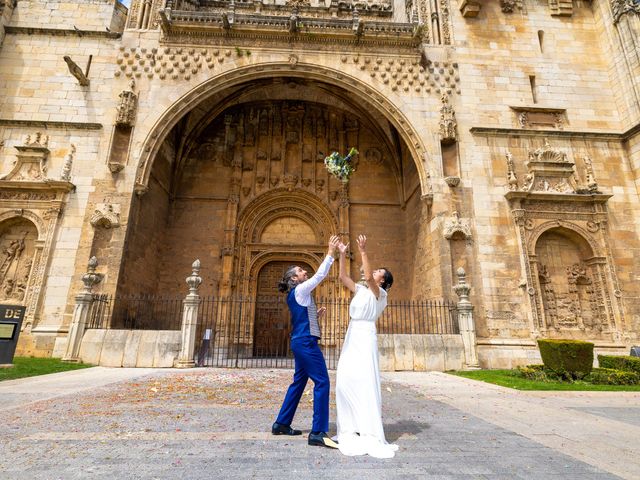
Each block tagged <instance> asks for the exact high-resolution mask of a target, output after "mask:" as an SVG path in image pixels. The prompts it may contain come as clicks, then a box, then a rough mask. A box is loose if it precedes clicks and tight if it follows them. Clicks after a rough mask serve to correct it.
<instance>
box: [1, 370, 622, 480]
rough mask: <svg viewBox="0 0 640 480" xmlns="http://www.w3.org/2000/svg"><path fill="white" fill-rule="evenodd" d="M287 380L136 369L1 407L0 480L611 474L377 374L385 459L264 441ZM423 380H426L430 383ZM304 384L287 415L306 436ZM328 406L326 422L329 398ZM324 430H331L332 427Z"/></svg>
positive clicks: (294, 440)
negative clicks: (388, 445)
mask: <svg viewBox="0 0 640 480" xmlns="http://www.w3.org/2000/svg"><path fill="white" fill-rule="evenodd" d="M95 373H98V372H97V371H96V372H95ZM291 375H292V372H291V371H290V370H223V369H196V370H191V371H179V372H176V371H175V370H173V371H172V372H171V373H167V371H157V372H155V373H152V374H151V375H149V374H148V373H147V372H145V375H144V376H137V377H135V378H130V379H126V380H124V381H115V382H114V383H110V384H105V385H101V386H100V385H98V386H95V387H94V388H91V389H89V390H87V389H82V390H77V391H75V392H71V393H70V394H68V395H63V396H55V397H53V398H48V399H43V400H40V401H32V402H31V403H28V404H25V405H23V406H14V407H13V408H7V409H5V410H4V411H3V418H4V422H2V424H0V438H2V439H3V441H2V443H1V444H0V478H1V479H3V480H4V479H6V480H13V479H20V480H22V479H34V480H39V479H43V480H44V479H46V480H49V479H52V480H56V479H64V480H67V479H109V480H112V479H114V478H115V479H176V478H184V479H187V478H188V479H200V478H202V479H205V478H206V479H210V478H216V479H218V478H221V479H253V478H255V479H275V478H279V479H280V478H305V477H306V478H309V477H318V478H323V479H325V478H326V479H362V478H366V479H367V480H377V479H398V478H402V479H424V478H429V479H438V478H440V479H464V480H467V479H494V480H495V479H561V478H562V479H573V478H575V479H578V478H580V479H581V480H584V479H612V478H617V477H616V476H614V475H612V474H610V473H607V472H606V471H604V470H603V469H599V468H597V467H594V466H592V465H589V464H588V463H585V462H582V461H579V460H576V459H575V458H572V457H570V456H568V455H566V454H564V453H561V452H558V451H555V450H554V449H552V448H548V447H545V446H543V445H541V444H540V443H538V442H536V441H533V440H531V439H530V438H526V437H525V436H523V435H520V434H518V433H516V432H514V431H510V430H509V429H506V428H502V427H500V426H496V425H495V424H493V423H491V422H489V421H485V420H483V419H481V418H478V417H477V416H475V415H474V414H472V413H470V412H467V411H464V410H462V409H459V408H456V407H453V406H451V405H449V404H448V403H447V402H444V401H441V400H440V399H435V398H433V396H432V395H430V394H429V393H425V392H424V391H422V390H421V388H422V387H415V386H411V387H410V386H406V385H402V384H399V383H396V382H395V380H393V381H392V380H389V376H388V375H386V374H385V379H384V381H383V384H382V389H383V416H384V423H385V431H386V434H387V438H388V440H389V441H393V442H394V443H397V444H398V445H399V446H400V450H399V452H398V454H397V456H396V457H395V458H393V459H388V460H380V459H375V458H370V457H366V456H365V457H345V456H343V455H341V454H340V453H339V452H338V451H335V450H330V449H325V448H319V447H310V446H308V445H307V444H306V438H305V437H306V435H305V436H303V437H282V436H272V435H270V434H269V433H268V430H269V428H270V425H271V423H272V421H273V418H274V417H275V415H276V413H277V410H278V408H279V406H280V402H281V401H282V397H283V395H284V392H285V390H286V387H287V385H288V383H289V381H290V379H291ZM393 375H395V374H392V375H391V377H392V378H393ZM422 376H424V381H425V382H427V380H428V379H430V378H431V377H429V375H428V374H422ZM333 380H334V377H333V374H332V382H333ZM400 380H402V378H400ZM27 384H28V382H26V381H25V382H23V383H22V384H21V385H22V387H21V388H26V386H27ZM333 384H334V383H332V385H333ZM40 385H41V387H42V383H41V384H40ZM311 386H312V384H311V383H310V384H309V385H308V390H307V392H305V395H304V396H303V400H302V402H301V406H300V409H299V411H298V414H297V415H296V419H295V421H294V426H295V427H298V428H301V429H303V430H304V431H305V434H306V433H308V428H309V426H310V424H311V415H312V410H311V396H312V395H311ZM7 390H8V389H7V388H6V387H5V390H4V393H6V392H7ZM2 393H3V392H0V395H2ZM0 398H1V397H0ZM331 408H332V413H331V418H332V420H334V419H335V405H334V404H333V402H332V405H331ZM331 428H332V429H333V430H334V431H335V425H334V424H332V425H331Z"/></svg>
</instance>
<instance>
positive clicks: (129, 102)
mask: <svg viewBox="0 0 640 480" xmlns="http://www.w3.org/2000/svg"><path fill="white" fill-rule="evenodd" d="M135 86H136V82H135V80H131V83H130V84H129V90H124V91H122V93H120V95H119V98H120V100H119V102H118V113H117V116H116V125H121V126H125V127H133V126H134V125H135V122H136V112H137V110H138V95H136V93H135V91H134V90H135Z"/></svg>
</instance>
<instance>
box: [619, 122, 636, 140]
mask: <svg viewBox="0 0 640 480" xmlns="http://www.w3.org/2000/svg"><path fill="white" fill-rule="evenodd" d="M638 134H640V123H637V124H636V125H634V126H633V127H631V128H630V129H629V130H627V131H626V132H624V133H623V134H622V137H623V140H629V139H630V138H631V137H635V136H636V135H638Z"/></svg>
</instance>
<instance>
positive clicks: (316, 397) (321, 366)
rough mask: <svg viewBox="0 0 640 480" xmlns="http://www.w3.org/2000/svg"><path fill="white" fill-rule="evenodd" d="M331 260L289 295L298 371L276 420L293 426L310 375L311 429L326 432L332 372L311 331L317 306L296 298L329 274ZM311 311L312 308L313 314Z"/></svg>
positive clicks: (288, 301) (288, 303) (328, 258)
mask: <svg viewBox="0 0 640 480" xmlns="http://www.w3.org/2000/svg"><path fill="white" fill-rule="evenodd" d="M332 262H333V259H332V258H331V257H329V256H327V258H326V259H325V261H324V262H323V263H322V265H321V266H320V268H318V273H316V275H314V277H313V278H311V279H310V280H308V281H307V282H309V283H308V284H307V282H305V283H303V284H301V285H298V286H296V288H294V289H293V290H291V291H290V292H289V294H288V295H287V305H288V306H289V311H290V312H291V327H292V328H291V351H292V352H293V357H294V359H295V371H294V373H293V382H292V383H291V385H290V386H289V389H288V390H287V394H286V395H285V397H284V402H283V404H282V407H281V408H280V413H279V414H278V418H277V419H276V422H277V423H280V424H282V425H291V422H292V421H293V417H294V415H295V413H296V409H297V408H298V403H300V398H301V397H302V394H303V393H304V388H305V387H306V385H307V380H309V378H311V380H313V383H314V387H313V425H312V427H311V431H312V432H327V430H328V429H329V389H330V384H329V373H328V372H327V364H326V363H325V360H324V356H323V355H322V352H321V351H320V347H319V346H318V341H319V340H320V339H319V337H318V336H316V335H313V334H312V331H315V329H314V328H313V325H311V322H310V316H311V319H312V322H313V321H314V320H315V323H316V325H317V320H316V318H317V317H316V315H317V309H316V305H315V303H314V302H313V300H312V299H311V300H310V303H309V305H308V306H304V305H301V304H300V303H299V302H298V300H297V299H296V297H297V295H296V290H297V289H299V288H300V289H301V290H302V289H306V290H311V289H313V288H315V286H316V285H317V284H319V283H320V281H322V279H324V277H325V276H326V274H327V272H328V270H329V268H330V267H331V263H332ZM305 284H307V285H305ZM312 284H313V285H312ZM301 287H302V288H301ZM298 293H299V292H298ZM307 295H308V294H307ZM309 298H310V297H309ZM309 310H311V315H310V312H309Z"/></svg>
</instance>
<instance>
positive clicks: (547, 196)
mask: <svg viewBox="0 0 640 480" xmlns="http://www.w3.org/2000/svg"><path fill="white" fill-rule="evenodd" d="M504 196H505V198H506V199H507V200H508V201H510V202H511V201H513V200H542V201H547V202H558V201H561V202H574V203H575V202H580V203H606V202H607V200H609V199H610V198H611V197H613V195H611V194H607V193H586V194H581V193H560V192H507V193H505V195H504Z"/></svg>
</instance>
